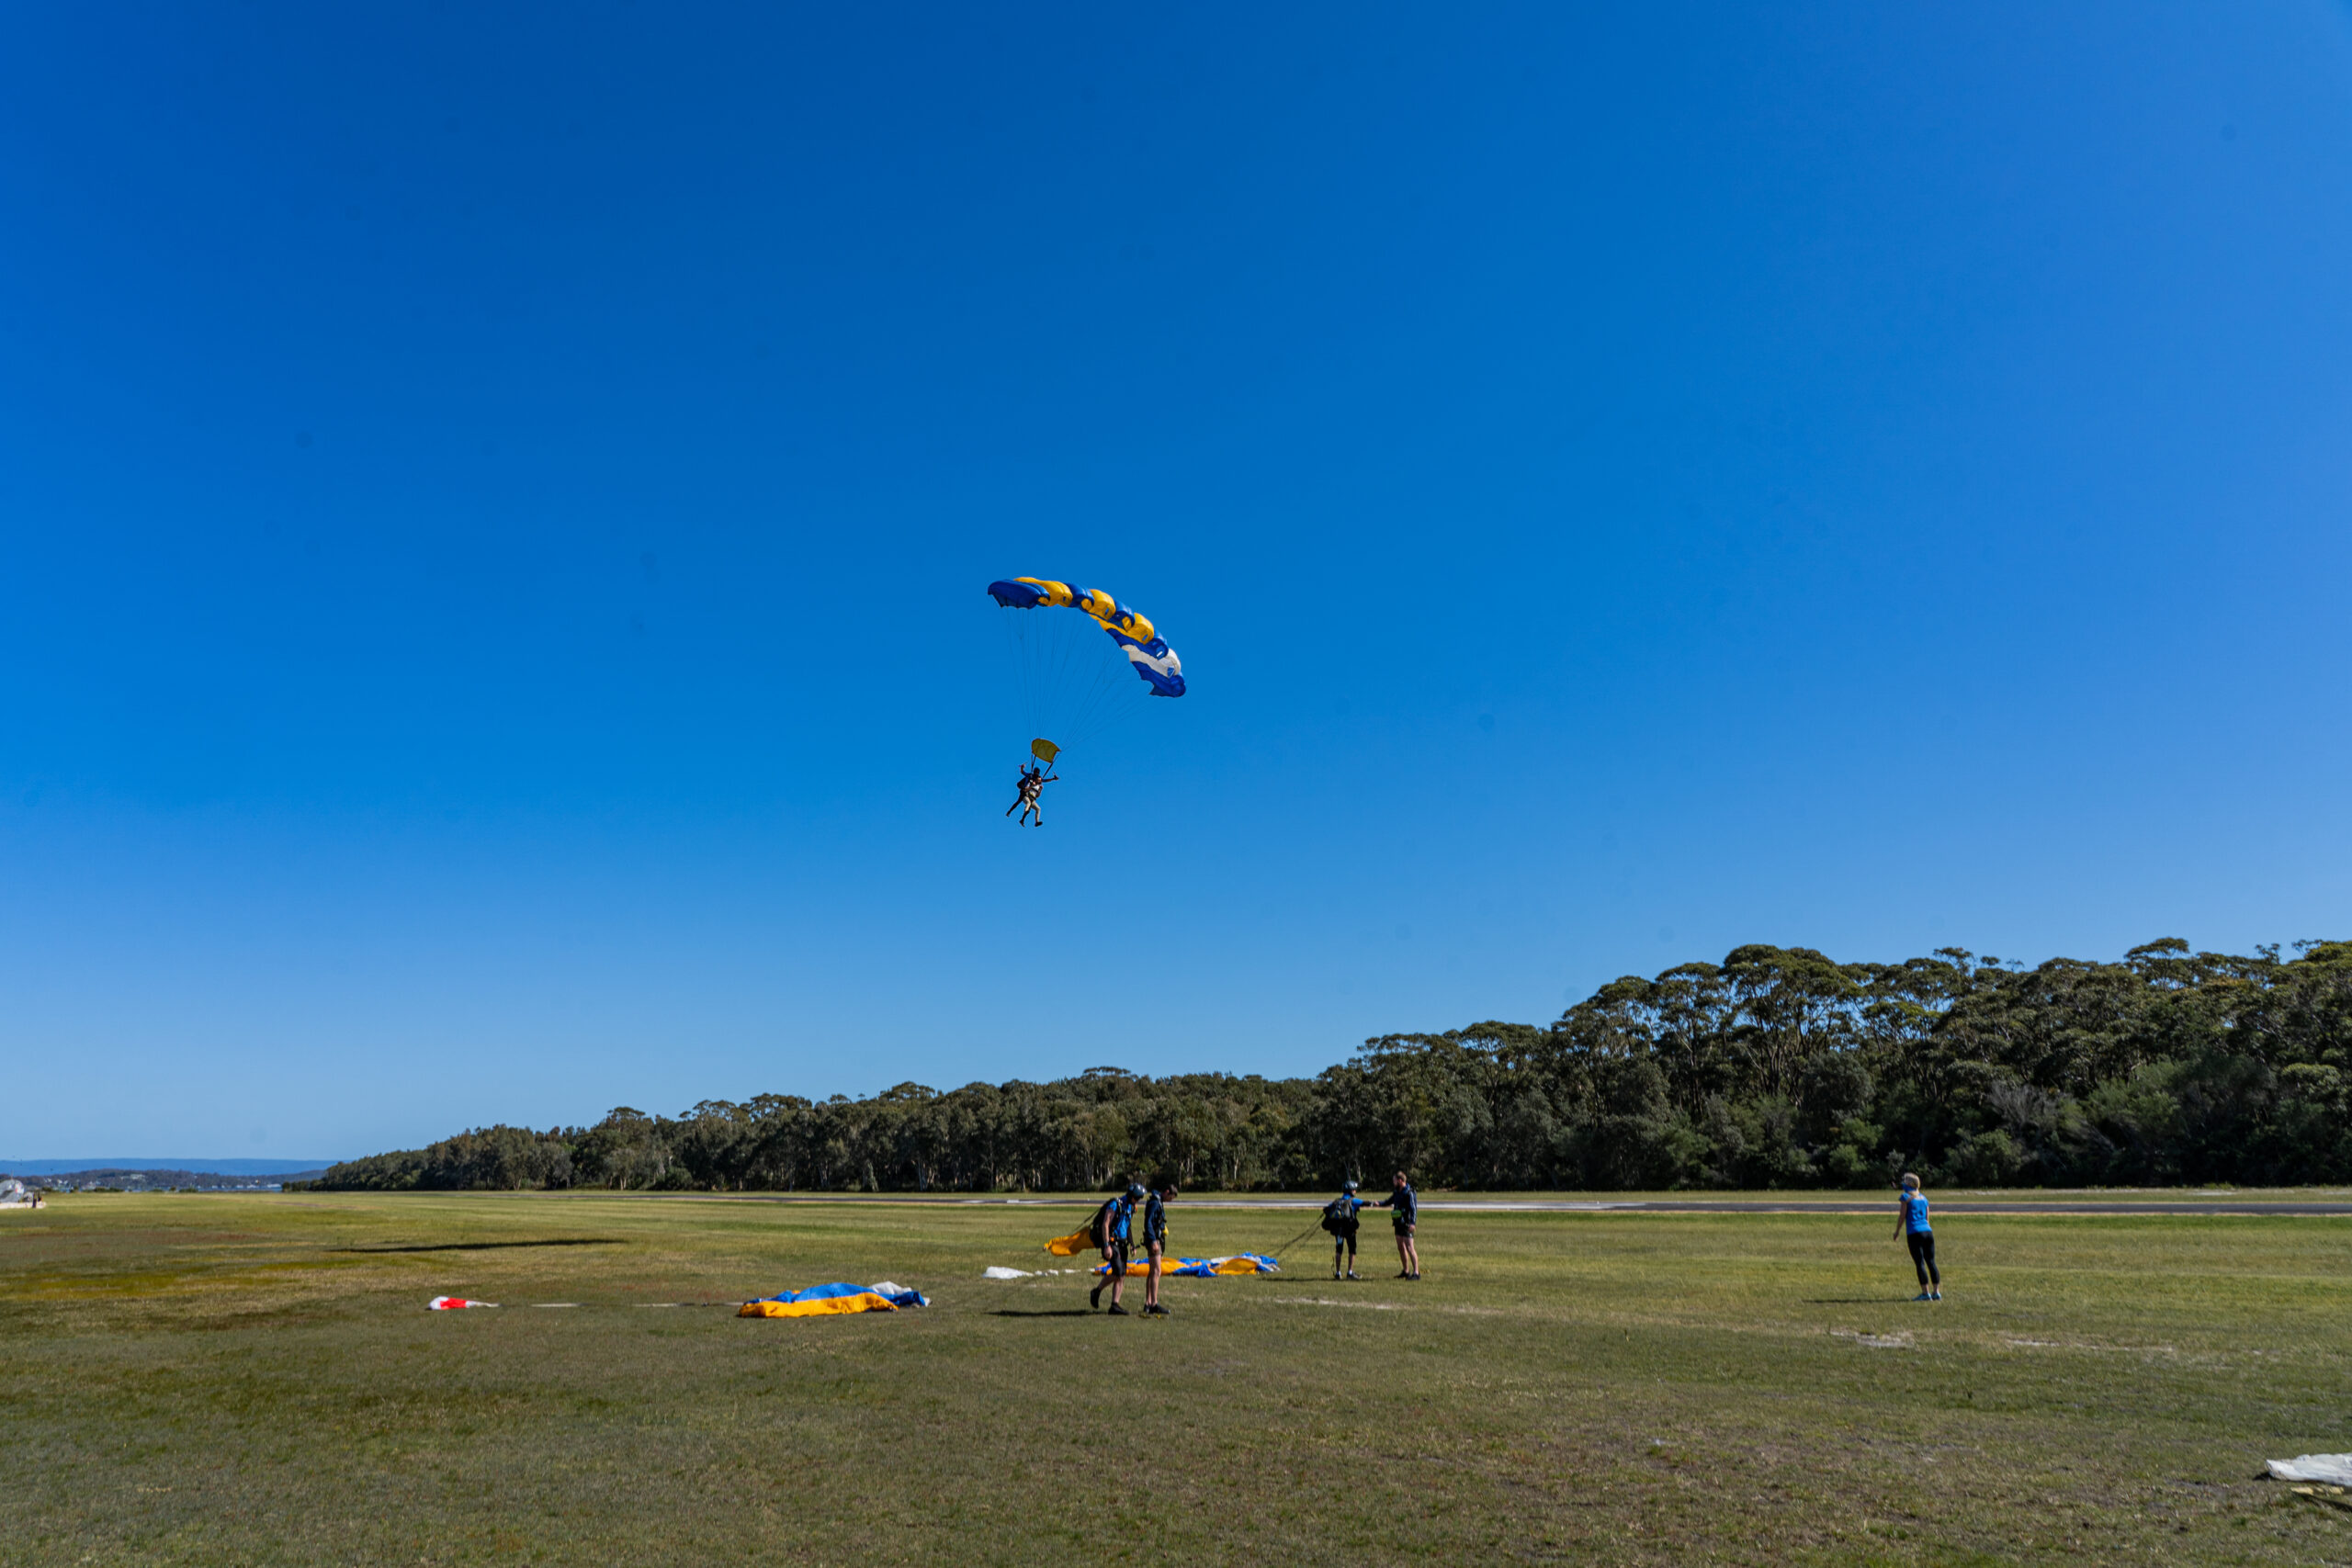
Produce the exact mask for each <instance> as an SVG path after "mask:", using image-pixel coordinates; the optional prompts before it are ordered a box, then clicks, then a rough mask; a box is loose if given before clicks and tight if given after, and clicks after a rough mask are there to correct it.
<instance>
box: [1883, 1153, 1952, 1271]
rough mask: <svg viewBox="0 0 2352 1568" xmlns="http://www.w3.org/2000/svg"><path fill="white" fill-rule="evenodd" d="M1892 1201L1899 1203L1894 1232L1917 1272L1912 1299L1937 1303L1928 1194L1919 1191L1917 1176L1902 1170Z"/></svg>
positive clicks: (1934, 1259) (1933, 1236)
mask: <svg viewBox="0 0 2352 1568" xmlns="http://www.w3.org/2000/svg"><path fill="white" fill-rule="evenodd" d="M1895 1201H1896V1202H1897V1203H1898V1204H1899V1205H1900V1207H1899V1208H1898V1210H1897V1212H1896V1213H1895V1219H1894V1234H1895V1235H1898V1236H1900V1237H1902V1238H1903V1240H1905V1241H1906V1242H1908V1243H1909V1244H1910V1246H1911V1267H1912V1268H1913V1269H1917V1271H1918V1275H1919V1293H1918V1294H1917V1295H1916V1296H1913V1297H1912V1298H1911V1299H1912V1300H1913V1301H1915V1302H1939V1301H1941V1300H1943V1299H1944V1277H1943V1275H1941V1274H1940V1273H1939V1272H1937V1269H1936V1233H1935V1231H1934V1229H1933V1228H1932V1227H1931V1226H1929V1224H1928V1195H1927V1194H1926V1193H1924V1192H1922V1191H1920V1190H1919V1179H1918V1178H1917V1177H1916V1176H1913V1175H1912V1174H1911V1173H1910V1172H1908V1171H1905V1172H1904V1175H1903V1185H1902V1188H1901V1189H1900V1190H1899V1191H1898V1192H1897V1194H1896V1199H1895Z"/></svg>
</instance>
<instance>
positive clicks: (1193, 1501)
mask: <svg viewBox="0 0 2352 1568" xmlns="http://www.w3.org/2000/svg"><path fill="white" fill-rule="evenodd" d="M1084 1212H1085V1205H1084V1204H1083V1203H1081V1202H1079V1201H1072V1202H1070V1203H1069V1204H1068V1205H1064V1206H1057V1207H1041V1208H1023V1209H1007V1208H1001V1207H978V1206H968V1205H956V1204H911V1203H888V1202H876V1201H842V1202H838V1203H821V1204H819V1203H794V1204H778V1203H766V1202H757V1201H695V1200H646V1199H627V1198H618V1197H609V1196H607V1197H579V1196H571V1195H515V1196H505V1195H500V1196H487V1195H483V1196H476V1195H463V1196H457V1195H453V1196H438V1197H343V1196H334V1195H324V1194H289V1195H285V1196H259V1195H256V1196H232V1197H211V1196H197V1195H157V1196H152V1197H147V1196H110V1195H77V1196H71V1197H66V1198H63V1199H60V1200H58V1201H55V1202H54V1203H53V1204H52V1205H51V1207H49V1208H47V1209H44V1210H42V1211H40V1212H39V1213H17V1214H13V1215H7V1216H4V1217H0V1438H5V1444H0V1455H5V1459H6V1464H5V1467H0V1468H5V1479H0V1559H5V1561H6V1562H12V1563H13V1562H28V1563H73V1562H96V1563H111V1562H137V1563H235V1564H245V1563H281V1562H283V1563H330V1562H332V1563H360V1562H404V1563H414V1562H433V1563H440V1562H548V1563H558V1562H561V1563H605V1562H614V1563H618V1562H628V1563H648V1562H651V1563H686V1562H827V1563H831V1562H840V1563H870V1562H990V1563H993V1562H1002V1563H1023V1564H1030V1563H1040V1562H1048V1563H1049V1562H1076V1561H1079V1560H1080V1559H1102V1558H1109V1559H1113V1560H1117V1561H1131V1562H1232V1561H1242V1560H1248V1561H1250V1562H1349V1563H1362V1562H1403V1561H1408V1560H1420V1559H1428V1558H1432V1557H1434V1558H1439V1559H1441V1560H1450V1561H1471V1560H1474V1559H1476V1558H1484V1557H1493V1558H1496V1559H1499V1560H1504V1561H1521V1560H1535V1561H1568V1562H1657V1563H1676V1564H1682V1563H1691V1562H1757V1563H1767V1562H1770V1563H1781V1562H1822V1563H1856V1562H1934V1563H1944V1562H1951V1563H1965V1562H2053V1561H2070V1562H2078V1563H2081V1562H2098V1563H2133V1562H2144V1563H2159V1562H2161V1563H2178V1562H2282V1563H2284V1562H2295V1563H2308V1562H2345V1561H2352V1514H2338V1513H2335V1512H2333V1511H2331V1510H2329V1509H2326V1508H2324V1507H2323V1506H2318V1505H2315V1504H2312V1503H2311V1502H2308V1501H2305V1500H2303V1499H2301V1498H2297V1497H2294V1496H2291V1495H2289V1494H2288V1493H2287V1491H2286V1489H2285V1488H2284V1487H2282V1486H2279V1485H2278V1484H2276V1483H2267V1482H2261V1481H2257V1480H2256V1479H2254V1478H2255V1476H2256V1474H2257V1472H2259V1471H2260V1469H2261V1461H2263V1460H2264V1459H2266V1458H2270V1457H2278V1456H2284V1455H2290V1454H2295V1453H2301V1452H2306V1451H2313V1450H2352V1359H2347V1356H2346V1325H2347V1313H2346V1305H2347V1303H2346V1293H2345V1292H2346V1285H2347V1284H2348V1283H2352V1221H2347V1220H2340V1219H2267V1218H2266V1219H2245V1218H2219V1217H2216V1218H2186V1219H2173V1218H2139V1217H2131V1218H2052V1217H2022V1216H2020V1217H1974V1216H1947V1217H1945V1218H1943V1219H1942V1220H1940V1221H1939V1225H1938V1233H1939V1240H1940V1243H1941V1246H1942V1248H1943V1251H1944V1255H1945V1262H1946V1267H1947V1280H1948V1294H1949V1297H1950V1299H1949V1300H1947V1301H1946V1302H1945V1303H1942V1304H1941V1305H1940V1306H1925V1305H1915V1304H1912V1303H1910V1302H1909V1301H1908V1299H1907V1298H1908V1297H1909V1296H1910V1294H1911V1293H1912V1290H1913V1286H1912V1283H1911V1279H1910V1273H1909V1267H1908V1264H1907V1261H1906V1260H1905V1258H1904V1256H1903V1252H1902V1249H1901V1247H1899V1246H1898V1245H1897V1244H1895V1243H1894V1242H1893V1241H1891V1240H1890V1239H1889V1235H1890V1232H1891V1230H1892V1227H1893V1222H1892V1218H1891V1216H1878V1215H1873V1216H1871V1217H1825V1216H1816V1215H1761V1214H1758V1215H1713V1214H1703V1215H1658V1214H1622V1213H1618V1214H1611V1213H1577V1214H1464V1213H1443V1212H1433V1213H1430V1214H1428V1215H1427V1216H1426V1223H1425V1224H1424V1225H1423V1227H1422V1230H1423V1238H1422V1246H1423V1258H1424V1264H1425V1267H1426V1269H1427V1271H1428V1276H1429V1277H1428V1279H1427V1280H1424V1281H1423V1282H1421V1283H1419V1284H1418V1285H1415V1284H1408V1283H1404V1282H1399V1281H1396V1280H1389V1279H1387V1278H1385V1276H1387V1275H1390V1274H1393V1273H1394V1272H1395V1271H1396V1267H1395V1261H1394V1255H1393V1253H1390V1252H1389V1251H1388V1248H1387V1234H1386V1227H1385V1225H1384V1224H1380V1223H1379V1222H1378V1220H1377V1219H1375V1220H1374V1223H1372V1224H1367V1225H1366V1227H1365V1230H1364V1237H1365V1239H1366V1241H1367V1242H1369V1243H1372V1244H1373V1247H1372V1250H1371V1251H1369V1252H1368V1253H1367V1254H1366V1264H1367V1268H1366V1271H1367V1272H1368V1273H1370V1274H1372V1275H1373V1276H1374V1278H1373V1279H1372V1280H1369V1281H1367V1282H1364V1283H1362V1284H1346V1285H1339V1284H1334V1283H1333V1282H1332V1281H1331V1280H1329V1277H1328V1273H1329V1265H1328V1257H1329V1254H1328V1250H1327V1249H1326V1248H1325V1247H1323V1246H1321V1245H1318V1244H1320V1243H1321V1242H1322V1241H1323V1240H1324V1238H1323V1237H1321V1236H1320V1235H1319V1234H1318V1235H1316V1236H1313V1237H1310V1238H1309V1239H1308V1240H1307V1241H1306V1242H1304V1243H1301V1244H1299V1245H1298V1246H1296V1247H1294V1248H1292V1249H1291V1251H1290V1253H1289V1255H1288V1258H1287V1259H1286V1260H1287V1261H1288V1262H1289V1263H1290V1264H1291V1266H1292V1271H1291V1273H1290V1274H1289V1275H1288V1276H1286V1277H1283V1278H1278V1279H1265V1280H1184V1281H1176V1282H1172V1283H1171V1284H1170V1286H1169V1288H1168V1296H1169V1300H1170V1303H1171V1304H1172V1305H1173V1306H1174V1308H1175V1312H1176V1315H1175V1316H1174V1318H1173V1319H1172V1320H1170V1321H1168V1322H1164V1323H1163V1322H1150V1321H1144V1320H1141V1319H1137V1318H1125V1319H1113V1318H1108V1317H1105V1316H1103V1315H1099V1314H1096V1315H1088V1314H1085V1313H1084V1306H1085V1299H1084V1283H1083V1281H1081V1280H1076V1279H1060V1280H1051V1279H1046V1280H1020V1281H1015V1282H1010V1283H1004V1282H995V1281H988V1280H982V1279H981V1278H980V1277H979V1276H980V1271H981V1269H983V1268H984V1267H986V1266H987V1265H989V1264H991V1263H1007V1264H1012V1265H1015V1266H1018V1267H1037V1266H1041V1265H1050V1264H1051V1263H1052V1262H1053V1261H1054V1260H1052V1259H1050V1258H1046V1256H1045V1255H1044V1254H1043V1253H1041V1252H1040V1251H1038V1249H1037V1248H1038V1244H1039V1243H1040V1242H1041V1241H1042V1240H1043V1239H1044V1238H1046V1236H1049V1235H1054V1234H1056V1233H1057V1232H1059V1231H1064V1230H1068V1229H1069V1228H1071V1227H1072V1226H1073V1225H1074V1224H1076V1223H1077V1222H1078V1220H1079V1219H1080V1216H1081V1215H1082V1214H1083V1213H1084ZM1173 1217H1174V1222H1175V1227H1176V1239H1177V1242H1178V1244H1179V1248H1180V1250H1182V1251H1186V1252H1224V1251H1230V1250H1236V1249H1239V1248H1243V1247H1259V1248H1262V1247H1266V1246H1268V1245H1269V1244H1271V1243H1274V1242H1278V1241H1280V1240H1281V1239H1282V1237H1283V1235H1287V1234H1288V1233H1289V1232H1291V1231H1295V1230H1296V1229H1298V1228H1299V1227H1301V1226H1303V1225H1305V1224H1307V1223H1308V1221H1309V1219H1310V1218H1311V1216H1310V1215H1308V1214H1306V1213H1297V1212H1295V1211H1284V1212H1280V1213H1241V1212H1234V1211H1227V1210H1217V1209H1209V1208H1197V1209H1192V1210H1187V1209H1186V1208H1184V1207H1183V1205H1182V1204H1179V1205H1178V1206H1177V1208H1176V1209H1175V1211H1174V1212H1173ZM559 1243H563V1244H568V1245H555V1244H559ZM401 1248H414V1249H431V1250H399V1249H401ZM880 1279H891V1280H899V1281H900V1282H902V1283H905V1284H909V1285H913V1286H917V1287H919V1288H921V1289H922V1290H923V1291H925V1292H929V1293H930V1294H931V1296H932V1297H933V1303H934V1304H933V1306H932V1307H930V1308H929V1309H927V1310H924V1311H918V1312H908V1313H900V1314H866V1315H863V1316H854V1317H840V1318H820V1319H802V1320H786V1321H762V1320H748V1319H740V1318H737V1317H736V1316H735V1315H734V1314H733V1313H732V1311H731V1309H730V1308H729V1306H726V1305H659V1304H656V1303H732V1302H739V1301H741V1300H743V1299H745V1298H747V1297H749V1296H752V1295H754V1294H766V1293H770V1292H774V1291H775V1290H778V1289H781V1288H785V1287H798V1286H804V1285H809V1284H816V1283H820V1282H823V1281H825V1280H855V1281H860V1282H870V1281H872V1280H880ZM443 1292H449V1293H458V1294H465V1295H470V1296H475V1297H480V1298H482V1299H486V1300H490V1301H494V1302H499V1303H503V1304H502V1305H501V1307H500V1308H499V1309H498V1310H497V1311H495V1312H467V1313H427V1312H425V1311H424V1303H425V1300H426V1298H428V1297H429V1296H432V1295H435V1294H437V1293H443ZM1137 1293H1138V1296H1139V1287H1138V1292H1137ZM540 1302H571V1303H580V1304H578V1305H577V1306H571V1307H544V1308H543V1307H537V1306H533V1305H530V1304H528V1303H540Z"/></svg>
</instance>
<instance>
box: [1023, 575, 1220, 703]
mask: <svg viewBox="0 0 2352 1568" xmlns="http://www.w3.org/2000/svg"><path fill="white" fill-rule="evenodd" d="M989 598H991V599H994V600H995V601H996V602H997V603H998V604H1001V605H1003V606H1004V607H1005V608H1006V609H1008V610H1046V609H1070V610H1083V611H1084V612H1086V614H1088V615H1091V616H1093V617H1094V619H1095V622H1096V624H1098V625H1099V626H1102V628H1103V630H1104V631H1106V632H1108V633H1109V634H1110V635H1111V640H1112V641H1113V642H1115V643H1117V644H1118V645H1119V650H1120V651H1121V652H1122V653H1125V655H1126V656H1127V662H1128V663H1130V664H1132V665H1134V666H1135V671H1136V674H1137V675H1140V676H1141V677H1143V681H1144V684H1146V685H1148V686H1149V687H1150V688H1151V694H1152V695H1153V696H1155V697H1181V696H1182V695H1183V694H1184V666H1183V662H1182V660H1179V659H1178V658H1177V657H1176V650H1175V649H1172V648H1170V647H1169V646H1168V639H1167V638H1165V637H1161V636H1160V635H1159V628H1158V627H1156V626H1153V625H1152V624H1151V622H1150V621H1149V620H1148V618H1146V617H1145V616H1143V615H1138V614H1136V612H1135V611H1133V610H1130V609H1128V608H1127V607H1126V606H1125V604H1120V603H1119V602H1118V601H1117V600H1116V599H1114V598H1112V597H1111V596H1110V595H1109V594H1108V593H1105V592H1102V591H1101V590H1100V589H1095V588H1079V587H1075V586H1073V585H1072V584H1070V583H1067V582H1055V581H1051V580H1050V579H1047V578H1042V577H1016V578H1014V579H1012V581H1010V582H991V583H989Z"/></svg>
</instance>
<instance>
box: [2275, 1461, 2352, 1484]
mask: <svg viewBox="0 0 2352 1568" xmlns="http://www.w3.org/2000/svg"><path fill="white" fill-rule="evenodd" d="M2268 1462H2269V1465H2270V1479H2271V1480H2273V1481H2316V1482H2318V1483H2321V1484H2322V1485H2324V1486H2352V1454H2297V1455H2296V1456H2295V1457H2294V1458H2293V1459H2274V1460H2271V1461H2268Z"/></svg>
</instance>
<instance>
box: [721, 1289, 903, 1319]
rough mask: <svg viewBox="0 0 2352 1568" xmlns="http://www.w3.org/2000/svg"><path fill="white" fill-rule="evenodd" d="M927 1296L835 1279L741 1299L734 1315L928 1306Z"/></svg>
mask: <svg viewBox="0 0 2352 1568" xmlns="http://www.w3.org/2000/svg"><path fill="white" fill-rule="evenodd" d="M930 1304H931V1301H930V1298H928V1297H926V1296H925V1295H924V1294H923V1293H922V1292H921V1291H910V1290H908V1289H906V1288H905V1287H904V1286H901V1285H896V1284H893V1283H891V1282H890V1281H889V1280H884V1281H882V1283H880V1284H878V1285H851V1284H843V1283H840V1282H836V1283H833V1284H831V1285H811V1286H809V1288H808V1289H807V1290H805V1291H779V1292H776V1293H775V1295H773V1296H766V1297H763V1298H762V1299H761V1300H759V1301H756V1302H745V1303H743V1306H742V1310H741V1311H740V1312H738V1313H736V1314H735V1315H736V1316H737V1317H831V1316H834V1315H835V1314H840V1313H845V1312H897V1311H899V1310H900V1309H902V1308H905V1307H919V1306H929V1305H930Z"/></svg>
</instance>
